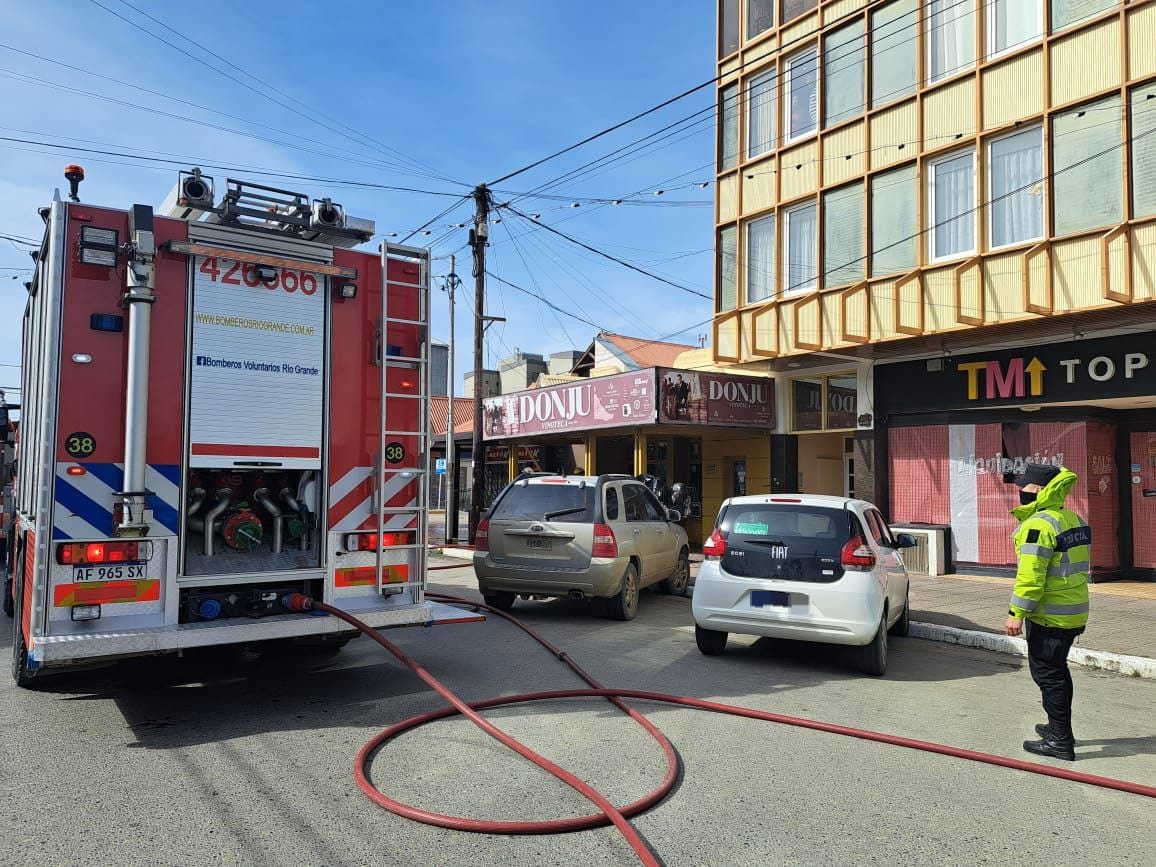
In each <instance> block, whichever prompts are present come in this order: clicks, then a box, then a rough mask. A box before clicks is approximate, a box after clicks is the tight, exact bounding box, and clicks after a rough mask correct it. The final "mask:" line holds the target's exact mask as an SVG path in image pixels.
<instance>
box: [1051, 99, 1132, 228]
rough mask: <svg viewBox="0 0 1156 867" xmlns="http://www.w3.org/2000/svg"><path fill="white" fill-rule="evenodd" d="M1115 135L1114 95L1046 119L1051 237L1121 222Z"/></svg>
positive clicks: (1117, 120) (1117, 126)
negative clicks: (1049, 144) (1049, 149)
mask: <svg viewBox="0 0 1156 867" xmlns="http://www.w3.org/2000/svg"><path fill="white" fill-rule="evenodd" d="M1120 135H1121V133H1120V97H1119V96H1110V97H1107V98H1106V99H1102V100H1100V101H1099V102H1094V103H1092V104H1090V105H1085V106H1082V107H1080V108H1075V109H1071V110H1069V111H1066V112H1064V113H1063V114H1058V115H1056V116H1055V117H1053V118H1052V212H1053V219H1054V221H1055V233H1056V234H1057V235H1067V234H1069V233H1071V232H1082V231H1084V230H1085V229H1094V228H1097V227H1099V226H1108V225H1111V224H1113V223H1119V222H1120V221H1121V220H1122V219H1123V216H1124V203H1123V195H1122V187H1123V184H1124V180H1123V169H1122V167H1123V164H1124V160H1123V154H1122V153H1121V148H1120Z"/></svg>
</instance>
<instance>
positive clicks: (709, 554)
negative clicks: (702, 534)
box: [702, 527, 727, 560]
mask: <svg viewBox="0 0 1156 867" xmlns="http://www.w3.org/2000/svg"><path fill="white" fill-rule="evenodd" d="M726 553H727V540H726V537H725V536H724V535H723V534H722V533H720V532H719V529H718V527H715V528H714V532H713V533H711V534H710V538H709V539H707V540H706V544H705V545H703V546H702V556H703V557H705V558H706V559H707V560H721V559H722V558H723V557H725V556H726Z"/></svg>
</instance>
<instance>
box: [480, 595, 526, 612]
mask: <svg viewBox="0 0 1156 867" xmlns="http://www.w3.org/2000/svg"><path fill="white" fill-rule="evenodd" d="M517 598H518V594H517V593H511V592H510V591H508V590H495V591H493V592H492V593H483V594H482V599H483V600H485V603H486V604H487V605H489V606H491V607H493V608H497V609H498V610H499V611H509V610H510V609H511V608H513V607H514V600H515V599H517Z"/></svg>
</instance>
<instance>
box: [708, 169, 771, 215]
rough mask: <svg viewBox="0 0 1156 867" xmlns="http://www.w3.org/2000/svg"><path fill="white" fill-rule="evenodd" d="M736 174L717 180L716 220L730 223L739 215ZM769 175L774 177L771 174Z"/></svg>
mask: <svg viewBox="0 0 1156 867" xmlns="http://www.w3.org/2000/svg"><path fill="white" fill-rule="evenodd" d="M737 177H738V175H736V174H730V175H727V176H726V177H725V178H719V182H718V221H719V222H720V223H730V222H732V221H733V220H737V219H738V216H739V201H738V181H737V180H736V178H737ZM771 177H774V175H772V176H771Z"/></svg>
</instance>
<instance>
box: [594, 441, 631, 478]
mask: <svg viewBox="0 0 1156 867" xmlns="http://www.w3.org/2000/svg"><path fill="white" fill-rule="evenodd" d="M594 472H595V474H597V475H602V474H603V473H621V474H623V475H627V476H633V475H634V437H633V436H617V437H598V439H597V442H596V443H595V447H594Z"/></svg>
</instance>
